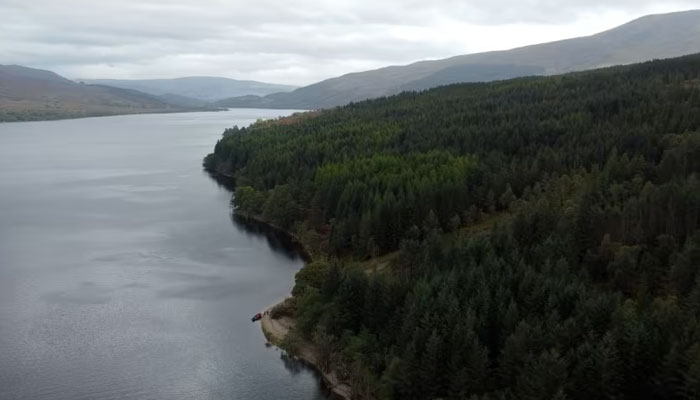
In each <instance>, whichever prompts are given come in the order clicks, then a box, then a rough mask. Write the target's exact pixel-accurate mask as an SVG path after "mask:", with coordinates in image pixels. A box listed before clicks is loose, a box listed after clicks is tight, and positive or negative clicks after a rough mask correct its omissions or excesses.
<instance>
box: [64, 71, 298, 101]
mask: <svg viewBox="0 0 700 400" xmlns="http://www.w3.org/2000/svg"><path fill="white" fill-rule="evenodd" d="M78 81H80V82H85V83H89V84H97V85H108V86H113V87H119V88H124V89H133V90H138V91H140V92H144V93H149V94H152V95H156V96H162V95H168V96H173V95H175V96H182V97H185V98H192V99H197V100H200V101H205V102H212V101H217V100H221V99H225V98H228V97H237V96H247V95H254V96H266V95H268V94H272V93H278V92H289V91H292V90H294V89H296V88H297V86H290V85H279V84H274V83H265V82H257V81H243V80H236V79H229V78H218V77H211V76H190V77H184V78H175V79H141V80H138V79H135V80H128V79H121V80H120V79H79V80H78Z"/></svg>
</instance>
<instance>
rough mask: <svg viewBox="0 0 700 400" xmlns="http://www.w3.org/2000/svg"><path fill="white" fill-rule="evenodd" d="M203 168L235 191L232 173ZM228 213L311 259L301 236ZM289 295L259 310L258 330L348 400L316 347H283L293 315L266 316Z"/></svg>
mask: <svg viewBox="0 0 700 400" xmlns="http://www.w3.org/2000/svg"><path fill="white" fill-rule="evenodd" d="M207 172H208V173H209V175H210V176H211V177H212V178H213V179H214V180H216V181H217V182H219V183H220V184H221V185H224V186H225V187H227V188H228V189H229V190H230V191H231V192H232V193H233V192H234V191H235V177H234V176H233V175H232V174H229V173H226V172H224V171H207ZM232 217H233V218H234V219H237V220H238V221H239V222H241V223H243V224H248V225H249V226H254V227H255V228H259V229H261V230H262V231H265V233H267V234H274V235H276V236H278V237H280V238H282V239H284V240H286V241H287V242H288V243H289V244H291V245H292V246H293V247H294V251H295V252H296V253H297V254H298V255H299V256H300V257H301V258H302V259H303V260H304V263H305V264H308V263H310V262H312V261H313V260H314V257H313V254H312V253H311V251H310V250H309V248H308V246H306V245H305V244H304V243H303V242H302V241H301V239H299V237H297V236H296V235H294V234H293V233H291V232H289V231H287V230H285V229H282V228H281V227H279V226H277V225H275V224H272V223H270V222H268V221H265V220H264V219H262V218H260V217H258V216H255V215H250V214H248V213H244V212H240V211H237V210H232ZM302 268H303V267H302ZM289 298H291V296H286V297H284V298H282V299H278V300H277V302H276V303H274V304H272V305H269V306H267V307H266V308H264V309H263V310H262V311H261V314H262V318H261V319H260V329H261V330H262V333H263V336H264V337H265V339H266V340H267V342H268V343H270V344H272V345H274V346H276V347H277V348H279V349H281V350H283V351H285V352H287V354H288V355H289V356H291V357H294V358H296V359H298V360H299V361H301V362H302V363H303V364H304V365H306V366H307V367H309V368H311V369H313V370H314V371H316V372H317V373H318V374H319V376H320V377H321V382H322V383H323V385H324V386H325V387H326V389H328V391H329V393H330V398H331V399H338V400H350V399H351V398H352V388H351V387H350V386H349V385H348V384H347V383H345V382H341V381H340V379H338V377H337V375H336V373H335V372H334V371H333V370H331V371H323V369H322V368H321V367H320V366H319V365H318V356H317V355H316V353H317V350H316V349H315V346H314V345H313V344H312V343H309V342H306V341H305V342H303V343H302V345H301V346H300V348H299V350H298V351H295V352H292V351H290V350H289V349H285V348H284V346H283V342H284V340H285V338H286V337H287V334H288V333H289V330H290V329H292V328H293V327H294V319H293V318H291V317H286V316H285V317H281V318H279V319H275V318H272V317H271V316H270V311H271V310H272V309H273V308H275V307H276V306H277V305H279V304H282V303H284V302H285V301H286V300H287V299H289Z"/></svg>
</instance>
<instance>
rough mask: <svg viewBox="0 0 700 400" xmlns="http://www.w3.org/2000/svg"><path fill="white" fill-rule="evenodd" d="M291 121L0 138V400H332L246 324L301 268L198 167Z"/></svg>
mask: <svg viewBox="0 0 700 400" xmlns="http://www.w3.org/2000/svg"><path fill="white" fill-rule="evenodd" d="M291 112H292V111H281V110H252V109H248V110H230V111H227V112H216V113H185V114H151V115H131V116H116V117H101V118H86V119H76V120H63V121H47V122H25V123H10V124H0V398H1V399H4V400H6V399H59V400H60V399H71V400H76V399H91V400H92V399H242V400H245V399H323V398H325V395H324V393H323V390H322V389H321V387H320V384H319V380H318V378H317V376H316V375H315V373H313V372H312V371H310V370H309V369H307V368H304V367H302V366H300V365H298V364H296V363H294V362H291V361H289V360H287V359H285V358H284V357H283V356H282V352H281V351H280V350H278V349H276V348H274V347H266V346H265V338H264V337H263V335H262V333H261V331H260V325H259V324H258V323H255V324H254V323H251V320H250V318H251V316H252V315H253V314H255V313H256V312H258V311H261V310H262V309H264V308H265V307H266V306H268V305H270V304H273V303H275V302H276V301H277V300H279V299H280V298H282V297H284V296H286V295H288V294H289V292H290V290H291V288H292V286H293V282H294V274H295V273H296V271H298V270H299V269H300V268H301V267H302V265H303V261H302V260H301V259H300V258H298V257H296V256H295V254H294V253H293V252H289V251H285V250H284V249H280V248H279V247H278V246H276V245H275V242H274V241H273V240H270V239H268V238H267V237H266V236H264V235H261V234H259V233H255V232H250V231H248V230H246V229H245V228H244V227H242V226H239V225H238V224H237V223H235V222H233V221H232V219H231V216H230V209H229V202H230V199H231V193H230V192H229V191H228V190H227V189H225V188H224V187H221V186H219V185H218V184H217V183H216V182H214V181H213V180H212V179H211V178H210V177H209V176H208V175H207V174H206V173H204V172H203V171H202V168H201V161H202V158H203V157H204V156H205V155H206V154H207V153H209V152H210V151H211V150H212V149H213V146H214V144H215V143H216V140H217V139H218V138H220V137H221V134H222V132H223V130H224V129H225V128H227V127H231V126H233V125H239V126H244V125H248V124H250V123H252V122H254V121H255V120H257V119H259V118H271V117H276V116H279V115H283V114H289V113H291Z"/></svg>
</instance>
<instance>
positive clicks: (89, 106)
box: [0, 65, 187, 122]
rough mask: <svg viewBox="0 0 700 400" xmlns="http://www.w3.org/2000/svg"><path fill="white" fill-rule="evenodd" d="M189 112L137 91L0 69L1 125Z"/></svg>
mask: <svg viewBox="0 0 700 400" xmlns="http://www.w3.org/2000/svg"><path fill="white" fill-rule="evenodd" d="M186 108H187V107H180V106H175V105H172V104H171V103H168V102H167V101H164V100H163V99H160V98H157V97H155V96H152V95H149V94H145V93H141V92H138V91H135V90H128V89H120V88H114V87H110V86H101V85H85V84H79V83H75V82H73V81H71V80H68V79H66V78H63V77H61V76H59V75H57V74H55V73H53V72H50V71H46V70H41V69H34V68H28V67H23V66H19V65H0V122H2V121H21V120H40V119H57V118H74V117H85V116H96V115H113V114H133V113H144V112H173V111H185V110H186Z"/></svg>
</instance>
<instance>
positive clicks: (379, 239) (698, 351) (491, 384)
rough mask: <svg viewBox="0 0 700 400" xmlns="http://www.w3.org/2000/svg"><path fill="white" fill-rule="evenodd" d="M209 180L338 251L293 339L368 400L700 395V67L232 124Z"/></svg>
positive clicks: (209, 165) (310, 283) (305, 294)
mask: <svg viewBox="0 0 700 400" xmlns="http://www.w3.org/2000/svg"><path fill="white" fill-rule="evenodd" d="M204 166H205V168H206V169H208V170H210V171H216V172H219V173H225V174H227V175H230V176H233V177H234V178H235V180H236V183H237V187H238V189H237V190H236V193H235V197H234V205H235V207H236V208H237V211H238V212H239V213H242V214H249V215H254V216H256V217H258V218H261V219H264V220H266V221H268V222H270V223H272V224H275V225H277V226H279V227H281V228H283V229H286V230H288V231H290V232H292V233H294V234H296V235H298V236H299V237H300V238H302V241H303V242H305V243H306V244H308V245H310V246H312V247H313V248H314V249H316V250H317V251H320V252H321V253H322V254H325V255H327V256H328V257H319V258H317V260H316V261H315V262H313V263H311V264H309V265H308V266H307V267H305V268H304V269H303V270H302V271H301V272H300V273H299V274H298V275H297V280H296V286H295V288H294V292H293V294H294V300H293V302H292V304H291V306H292V308H293V309H294V313H295V318H296V321H297V324H296V328H295V334H296V335H297V338H303V339H306V340H312V341H313V342H315V343H316V344H317V345H318V347H319V349H321V352H322V355H323V362H322V366H321V367H322V368H324V367H326V366H328V365H335V366H336V367H337V366H342V367H340V368H341V371H342V374H343V375H344V376H345V377H346V378H347V379H348V380H349V381H350V382H351V383H352V387H353V389H354V394H355V396H356V397H358V398H396V399H432V398H451V399H452V398H454V399H461V398H474V399H548V398H551V399H604V398H615V399H698V398H700V322H699V321H698V319H699V318H700V274H699V273H698V270H699V269H700V230H699V228H700V177H699V176H698V174H699V173H700V55H693V56H688V57H683V58H678V59H671V60H663V61H654V62H649V63H644V64H638V65H633V66H626V67H614V68H607V69H602V70H596V71H590V72H584V73H573V74H567V75H561V76H555V77H546V78H541V77H538V78H520V79H515V80H509V81H503V82H494V83H483V84H464V85H453V86H447V87H442V88H437V89H433V90H430V91H427V92H423V93H403V94H400V95H397V96H392V97H389V98H381V99H376V100H371V101H365V102H361V103H356V104H350V105H348V106H345V107H341V108H337V109H334V110H330V111H324V112H320V113H312V114H301V115H296V116H294V117H292V118H288V119H281V120H277V121H266V122H259V123H257V124H254V125H252V126H250V127H246V128H237V127H236V128H232V129H229V130H227V131H226V132H225V133H224V137H223V138H222V139H221V140H220V141H219V142H218V143H217V144H216V147H215V151H214V153H213V154H211V155H209V156H207V157H206V158H205V160H204ZM496 217H498V218H496ZM492 220H497V221H499V222H498V223H496V224H494V226H493V227H492V228H491V229H490V230H488V231H486V232H483V233H479V234H474V233H473V232H474V231H475V230H474V229H471V228H473V227H477V226H479V225H480V224H481V225H483V224H489V223H490V222H489V221H492ZM393 252H397V256H396V257H395V261H394V262H393V263H391V265H390V266H389V267H386V268H382V269H380V270H368V269H367V268H366V267H364V265H365V264H362V263H361V261H363V260H366V259H368V258H371V257H375V256H381V255H383V254H387V253H393ZM290 343H291V341H290Z"/></svg>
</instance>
